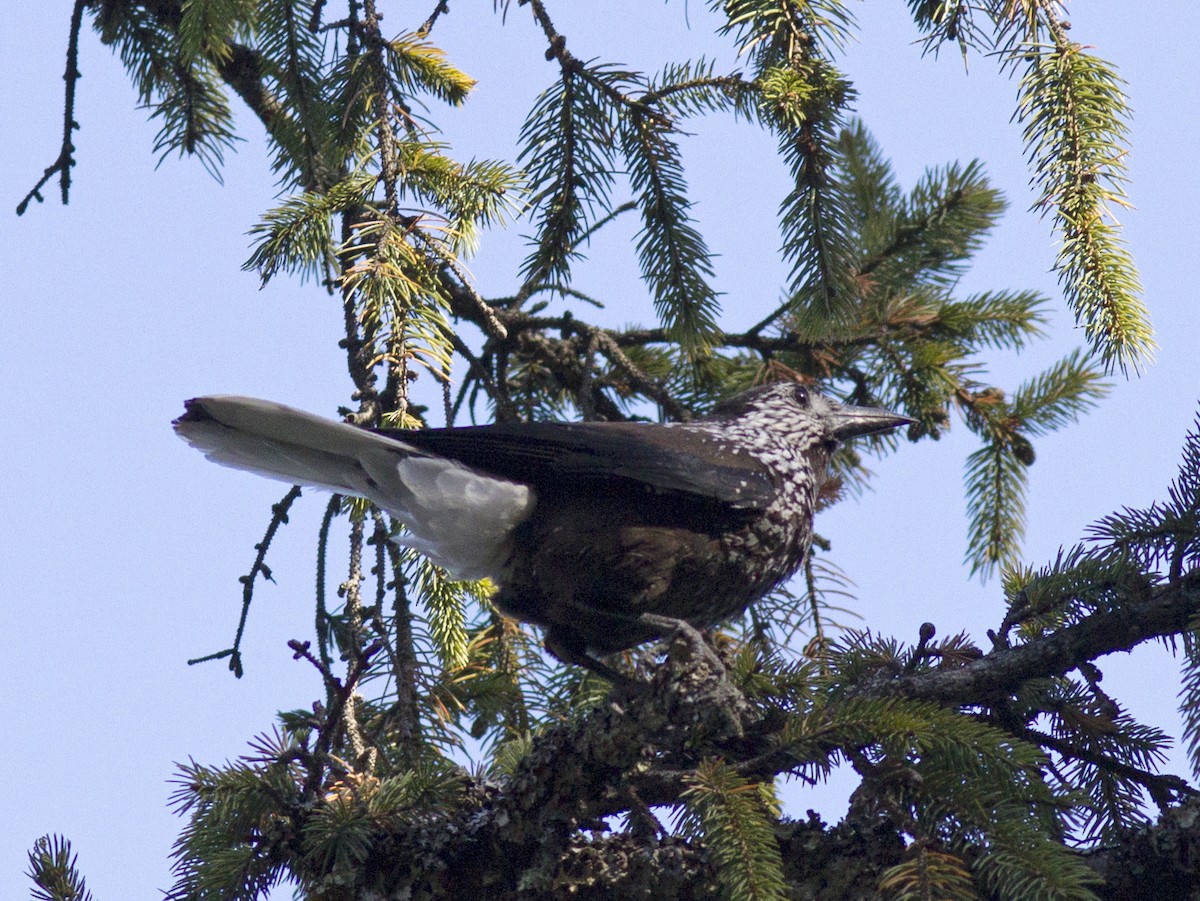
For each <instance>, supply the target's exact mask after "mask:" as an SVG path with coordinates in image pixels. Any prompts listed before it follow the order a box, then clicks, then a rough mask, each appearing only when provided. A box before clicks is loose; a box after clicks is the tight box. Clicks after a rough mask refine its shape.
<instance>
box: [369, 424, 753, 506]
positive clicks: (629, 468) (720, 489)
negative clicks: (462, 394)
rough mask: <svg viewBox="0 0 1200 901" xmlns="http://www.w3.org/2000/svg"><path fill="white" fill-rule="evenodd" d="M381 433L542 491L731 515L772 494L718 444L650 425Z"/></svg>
mask: <svg viewBox="0 0 1200 901" xmlns="http://www.w3.org/2000/svg"><path fill="white" fill-rule="evenodd" d="M385 434H388V435H390V436H394V437H395V438H397V439H398V440H401V441H403V442H404V443H406V444H410V445H413V446H415V447H418V448H420V449H422V450H425V451H429V452H431V453H435V454H438V455H441V456H444V457H449V458H451V459H454V460H458V461H459V462H461V463H465V464H466V465H467V466H470V467H472V468H474V469H479V470H482V471H484V472H487V473H490V474H492V475H497V476H501V477H502V478H506V479H512V480H514V481H519V482H526V483H528V484H531V485H533V486H534V487H535V488H538V489H541V490H547V489H555V488H563V489H569V488H570V487H571V486H576V487H582V486H583V485H588V486H590V487H595V486H603V485H614V482H615V483H620V484H623V485H627V486H640V487H643V488H649V489H651V490H653V491H654V492H656V493H659V494H669V495H672V496H674V497H678V498H680V499H681V500H686V501H691V502H695V503H700V504H702V505H705V506H709V505H713V504H716V505H718V506H720V507H722V508H725V509H727V510H731V511H736V512H751V511H755V510H761V509H763V508H764V507H766V506H767V505H768V504H769V503H770V502H771V499H772V497H773V496H774V491H775V486H774V484H773V481H772V478H771V475H770V473H769V472H768V471H767V469H766V467H764V466H763V465H762V464H761V463H758V462H757V461H756V460H754V459H752V458H751V457H750V456H749V455H747V454H744V453H743V454H734V453H732V451H731V448H730V447H729V445H728V443H727V442H724V441H721V440H720V439H719V437H717V436H714V435H709V434H707V433H703V432H696V431H691V430H683V429H677V428H670V427H667V426H662V425H656V424H653V423H627V422H621V423H617V422H582V423H561V422H532V423H498V424H495V425H483V426H467V427H464V428H454V429H423V430H420V431H405V432H403V433H399V432H386V433H385ZM614 487H616V485H614Z"/></svg>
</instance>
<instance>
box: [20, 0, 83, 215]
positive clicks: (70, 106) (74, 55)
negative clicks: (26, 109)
mask: <svg viewBox="0 0 1200 901" xmlns="http://www.w3.org/2000/svg"><path fill="white" fill-rule="evenodd" d="M87 5H88V0H75V5H74V6H73V7H72V8H71V30H70V35H69V37H68V38H67V70H66V72H64V73H63V81H65V82H66V83H67V87H66V91H65V94H66V96H65V98H64V101H63V137H62V148H61V149H60V150H59V153H58V159H56V160H55V161H54V162H53V163H51V164H50V165H49V166H47V167H46V171H45V172H43V173H42V177H41V178H40V179H38V183H37V184H36V185H34V186H33V188H31V189H30V191H29V193H28V194H26V195H25V197H24V199H23V200H22V201H21V202H20V203H18V204H17V215H18V216H22V215H24V214H25V210H26V209H27V208H28V207H29V202H30V201H31V200H36V201H37V202H38V203H41V202H42V199H43V198H42V194H41V190H42V186H43V185H45V184H46V182H48V181H49V180H50V179H51V178H53V177H54V174H55V173H56V172H57V173H58V184H59V190H60V192H61V193H62V202H63V205H64V206H65V205H66V203H67V201H68V198H69V196H70V193H71V167H72V166H74V165H75V142H74V141H72V140H71V134H72V132H74V131H75V130H76V129H78V128H79V123H78V122H76V121H75V84H76V82H78V81H79V79H80V78H81V77H82V75H83V73H81V72H80V71H79V31H80V29H81V28H82V27H83V10H84V7H86V6H87Z"/></svg>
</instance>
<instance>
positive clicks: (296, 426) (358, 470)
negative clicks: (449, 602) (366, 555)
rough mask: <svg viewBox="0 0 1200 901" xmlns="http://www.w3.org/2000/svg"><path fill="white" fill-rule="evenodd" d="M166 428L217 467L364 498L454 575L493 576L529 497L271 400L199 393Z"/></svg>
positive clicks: (522, 489)
mask: <svg viewBox="0 0 1200 901" xmlns="http://www.w3.org/2000/svg"><path fill="white" fill-rule="evenodd" d="M174 425H175V431H176V432H177V433H178V434H179V436H180V437H181V438H183V440H184V441H186V442H187V443H188V444H190V445H192V447H194V448H196V449H197V450H199V451H201V452H203V454H204V455H205V456H206V457H208V459H210V460H212V461H213V462H215V463H220V464H222V465H224V466H232V467H233V468H235V469H245V470H248V471H250V472H254V473H258V474H259V475H263V476H266V477H268V478H271V479H279V480H281V481H284V482H288V483H289V484H300V485H310V486H312V487H315V488H324V489H327V490H329V491H335V492H337V493H338V494H352V495H356V496H358V497H365V498H367V499H368V500H370V501H372V502H373V503H374V504H375V505H376V506H378V507H380V508H381V509H383V510H386V511H387V512H388V513H390V514H391V515H392V516H394V517H395V518H396V519H398V520H399V521H400V522H401V523H403V524H404V525H405V526H406V527H407V528H408V530H409V531H408V534H407V535H405V536H402V537H400V538H398V539H397V541H399V542H400V543H402V544H405V545H408V546H410V547H413V548H416V549H417V550H419V551H421V552H422V553H424V554H426V555H427V556H428V557H429V558H430V559H431V560H433V561H434V562H435V563H438V564H440V565H441V566H443V567H445V568H446V569H448V570H450V572H451V573H452V574H453V575H455V576H456V577H457V578H460V579H478V578H482V577H483V576H489V577H492V578H496V577H497V575H498V574H499V573H500V571H501V569H502V567H503V565H504V564H505V562H506V561H507V559H508V554H509V552H510V550H511V547H512V532H513V529H515V528H516V527H517V526H518V525H519V524H520V523H521V522H523V521H524V520H525V519H526V517H528V515H529V513H530V512H531V511H532V509H533V505H534V502H535V497H534V495H533V493H532V491H531V490H530V489H529V488H528V487H527V486H525V485H521V484H518V483H515V482H511V481H509V480H507V479H502V478H498V477H496V476H491V475H488V474H487V473H484V472H481V471H479V470H475V469H472V468H471V467H468V466H464V465H463V464H462V463H459V462H457V461H455V460H451V459H447V458H445V457H440V456H437V455H433V454H429V453H426V452H424V451H421V450H419V449H417V448H415V447H412V446H411V445H408V444H405V443H404V442H403V441H402V440H398V439H396V438H392V437H388V436H384V435H381V434H378V433H375V432H370V431H367V430H366V429H360V428H356V427H354V426H352V425H348V424H346V423H344V422H335V421H333V420H330V419H325V418H323V417H321V416H315V415H313V414H312V413H305V412H304V411H303V410H296V409H293V408H291V407H285V406H284V405H283V404H277V403H273V402H272V401H267V400H259V399H257V398H252V397H235V396H230V395H222V396H212V397H198V398H195V399H193V400H189V401H187V403H186V404H185V412H184V414H183V415H182V416H180V417H179V418H178V419H176V420H175V423H174Z"/></svg>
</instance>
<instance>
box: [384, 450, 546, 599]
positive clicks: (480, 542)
mask: <svg viewBox="0 0 1200 901" xmlns="http://www.w3.org/2000/svg"><path fill="white" fill-rule="evenodd" d="M396 475H397V476H398V478H399V481H400V484H401V485H402V486H403V489H404V495H406V496H402V497H398V498H397V499H396V500H397V501H399V503H397V502H393V503H391V504H388V505H387V506H386V509H387V510H388V512H389V513H391V514H392V515H393V516H395V517H396V518H397V519H398V520H400V521H401V522H402V523H404V525H405V526H407V527H408V530H409V534H407V535H404V536H401V537H400V538H398V539H397V542H398V543H399V544H404V545H407V546H408V547H412V548H415V549H416V550H419V551H420V552H421V553H423V554H425V555H426V556H427V557H429V559H431V560H432V561H433V562H434V563H437V564H438V565H439V566H444V567H445V568H446V569H447V570H449V571H450V572H451V574H452V575H454V576H455V577H456V578H460V579H479V578H483V577H484V576H488V577H490V578H492V579H498V578H499V577H500V575H501V573H502V571H503V567H504V564H505V563H506V562H507V560H508V556H509V554H510V553H511V552H512V531H513V529H515V528H516V527H517V526H518V525H520V524H521V523H522V522H524V521H525V519H526V518H528V516H529V514H530V513H531V512H533V508H534V505H535V504H536V502H537V498H536V495H535V494H534V491H533V489H532V488H530V487H529V486H527V485H519V484H517V483H515V482H509V481H507V480H504V479H498V478H495V477H493V476H487V475H484V474H482V473H479V472H476V471H475V470H472V469H469V468H467V467H466V466H463V465H462V464H460V463H455V462H453V461H450V460H445V459H441V458H437V457H424V456H412V457H402V458H400V459H398V460H397V461H396Z"/></svg>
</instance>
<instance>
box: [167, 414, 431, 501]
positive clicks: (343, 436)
mask: <svg viewBox="0 0 1200 901" xmlns="http://www.w3.org/2000/svg"><path fill="white" fill-rule="evenodd" d="M184 409H185V412H184V414H183V415H182V416H180V417H179V418H178V419H176V420H175V422H174V423H173V424H174V426H175V432H176V433H177V434H178V435H179V437H180V438H182V439H183V440H184V441H186V442H187V443H188V444H190V445H191V446H192V447H194V448H196V449H197V450H198V451H200V452H202V453H203V454H204V456H206V457H208V459H210V460H212V461H213V462H214V463H220V464H222V465H223V466H232V467H233V468H234V469H245V470H248V471H250V472H254V473H257V474H258V475H262V476H266V477H267V478H271V479H279V480H281V481H284V482H289V483H291V484H296V485H310V486H312V487H315V488H325V489H328V490H329V491H336V492H338V493H339V494H353V495H358V496H360V497H368V498H371V499H372V500H376V498H374V497H373V495H374V494H375V493H376V489H377V488H378V487H379V485H378V484H377V483H376V482H375V480H374V479H373V478H372V476H371V473H370V470H372V469H378V468H384V469H387V468H389V466H388V464H389V463H391V465H392V466H394V461H395V459H396V458H397V457H398V456H402V455H405V454H406V453H412V452H413V449H412V448H408V447H407V446H406V445H404V444H402V443H401V442H398V441H395V440H392V439H388V438H384V437H383V436H381V435H377V434H375V433H374V432H368V431H366V430H365V429H359V428H355V427H354V426H352V425H348V424H346V423H344V422H335V421H333V420H331V419H325V418H324V417H321V416H316V415H314V414H312V413H306V412H304V411H303V410H296V409H293V408H292V407H286V406H284V405H283V404H277V403H274V402H272V401H269V400H259V399H258V398H254V397H237V396H235V395H214V396H212V397H197V398H194V399H193V400H189V401H187V402H186V403H185V404H184ZM372 464H374V465H372ZM383 506H386V504H385V505H383Z"/></svg>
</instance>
